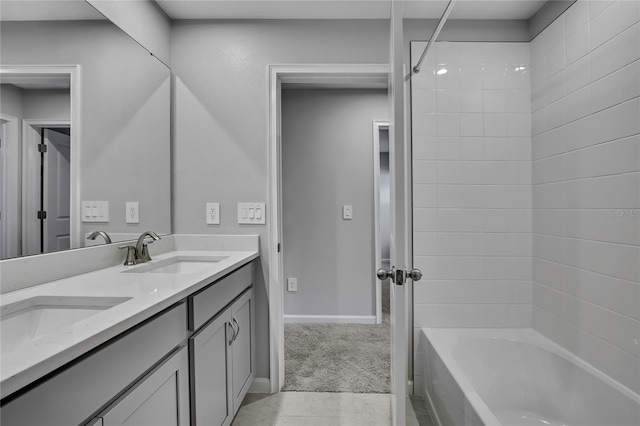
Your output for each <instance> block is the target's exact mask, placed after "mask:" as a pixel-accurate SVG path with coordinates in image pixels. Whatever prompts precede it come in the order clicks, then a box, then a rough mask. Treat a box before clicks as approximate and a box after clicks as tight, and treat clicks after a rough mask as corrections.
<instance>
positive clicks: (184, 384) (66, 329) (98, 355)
mask: <svg viewBox="0 0 640 426" xmlns="http://www.w3.org/2000/svg"><path fill="white" fill-rule="evenodd" d="M168 238H174V236H171V237H168ZM205 238H206V237H205ZM254 238H255V244H250V246H251V247H247V246H246V245H245V247H242V249H241V250H237V248H238V245H237V244H235V245H234V244H226V245H227V246H228V247H225V244H217V247H216V249H215V250H211V249H206V248H207V244H206V242H205V240H204V239H198V238H194V237H185V238H183V239H182V240H180V239H179V238H177V237H176V238H175V242H173V243H172V247H170V250H169V251H167V252H165V253H162V254H160V255H154V258H153V260H152V261H151V262H147V263H143V264H140V265H135V266H123V265H117V266H112V267H108V268H104V269H101V270H97V271H93V272H89V273H84V274H81V275H76V276H72V277H68V278H64V279H60V280H58V281H54V282H50V283H44V284H41V285H37V286H32V287H28V288H24V289H21V290H17V291H12V292H9V293H5V294H3V299H2V306H1V308H2V326H3V330H2V331H3V333H2V340H3V341H2V376H1V377H2V384H1V390H2V398H3V399H2V407H1V408H0V420H1V422H2V424H3V425H33V424H51V425H72V424H81V425H105V426H106V425H124V424H131V425H134V424H137V425H139V424H175V425H189V424H215V425H228V424H230V423H231V421H232V420H233V416H234V415H235V413H236V412H237V410H238V408H239V406H240V403H241V402H242V399H243V398H244V396H245V394H246V393H247V391H248V389H249V387H250V385H251V383H252V381H253V378H254V372H255V356H254V348H255V343H254V339H255V332H254V330H255V324H254V321H255V319H254V309H255V308H254V290H253V267H254V266H253V263H254V262H253V260H254V259H256V258H257V257H258V248H257V247H258V242H257V237H254ZM194 242H195V244H193V243H194ZM188 243H191V244H188ZM189 246H191V247H189ZM185 247H187V248H185ZM229 248H231V249H229ZM14 318H15V319H17V320H18V321H14V323H13V324H12V323H11V322H9V321H11V320H12V319H14ZM25 327H26V328H25ZM5 331H6V332H5Z"/></svg>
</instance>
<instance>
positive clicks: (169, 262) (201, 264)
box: [123, 256, 229, 274]
mask: <svg viewBox="0 0 640 426" xmlns="http://www.w3.org/2000/svg"><path fill="white" fill-rule="evenodd" d="M228 257H229V256H175V257H170V258H168V259H162V260H158V261H151V262H149V263H145V264H143V265H140V266H136V267H133V268H131V269H127V270H126V271H123V272H126V273H131V272H133V273H143V272H150V273H153V274H193V273H194V272H198V271H200V270H201V269H203V268H207V267H209V266H211V265H212V264H213V263H217V262H220V261H223V260H225V259H227V258H228Z"/></svg>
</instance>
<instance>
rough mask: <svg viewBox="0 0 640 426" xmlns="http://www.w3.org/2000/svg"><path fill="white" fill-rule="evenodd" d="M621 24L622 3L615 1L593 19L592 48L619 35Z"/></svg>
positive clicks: (591, 25)
mask: <svg viewBox="0 0 640 426" xmlns="http://www.w3.org/2000/svg"><path fill="white" fill-rule="evenodd" d="M620 25H621V24H620V3H619V2H615V3H614V4H612V5H611V6H610V7H608V8H607V9H605V10H604V11H603V12H602V13H600V14H599V15H598V16H596V17H595V18H593V19H592V20H591V24H590V27H591V50H595V49H596V48H598V47H599V46H601V45H602V44H604V43H606V42H607V41H609V40H611V39H612V38H613V37H615V36H616V35H618V34H619V32H620Z"/></svg>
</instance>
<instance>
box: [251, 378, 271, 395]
mask: <svg viewBox="0 0 640 426" xmlns="http://www.w3.org/2000/svg"><path fill="white" fill-rule="evenodd" d="M247 393H271V382H270V381H269V378H268V377H256V378H255V379H253V383H251V386H249V390H248V391H247Z"/></svg>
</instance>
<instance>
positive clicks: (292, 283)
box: [287, 278, 298, 292]
mask: <svg viewBox="0 0 640 426" xmlns="http://www.w3.org/2000/svg"><path fill="white" fill-rule="evenodd" d="M287 291H292V292H294V291H298V279H297V278H287Z"/></svg>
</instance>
